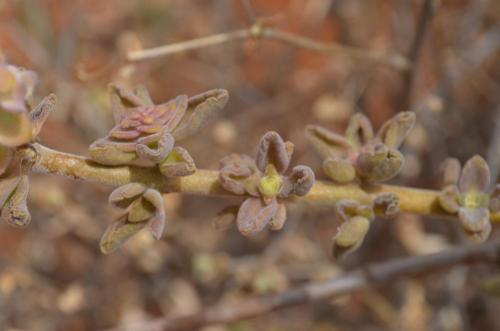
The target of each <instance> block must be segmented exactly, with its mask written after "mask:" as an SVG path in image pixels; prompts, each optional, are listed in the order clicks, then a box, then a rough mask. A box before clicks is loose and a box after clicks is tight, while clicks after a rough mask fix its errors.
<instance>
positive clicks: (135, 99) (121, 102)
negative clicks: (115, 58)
mask: <svg viewBox="0 0 500 331" xmlns="http://www.w3.org/2000/svg"><path fill="white" fill-rule="evenodd" d="M108 90H109V94H110V98H111V108H112V110H113V116H114V119H115V123H120V122H121V121H122V120H123V119H124V118H125V117H126V116H127V115H128V114H129V113H130V112H131V111H132V108H135V107H141V106H148V103H147V101H146V100H144V99H143V98H141V96H139V95H137V94H135V93H134V92H133V91H131V90H129V89H127V88H125V87H123V86H120V85H115V84H110V85H109V87H108Z"/></svg>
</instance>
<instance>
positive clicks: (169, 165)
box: [159, 146, 196, 177]
mask: <svg viewBox="0 0 500 331" xmlns="http://www.w3.org/2000/svg"><path fill="white" fill-rule="evenodd" d="M159 168H160V172H161V173H162V175H164V176H166V177H182V176H189V175H192V174H193V173H194V172H195V171H196V165H195V163H194V160H193V158H192V157H191V155H190V154H189V152H188V151H187V150H186V149H184V148H182V147H180V146H176V147H174V150H173V151H172V152H171V153H170V154H169V156H168V157H167V158H166V159H165V160H164V161H163V162H161V163H160V164H159Z"/></svg>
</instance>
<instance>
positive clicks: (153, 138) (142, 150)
mask: <svg viewBox="0 0 500 331" xmlns="http://www.w3.org/2000/svg"><path fill="white" fill-rule="evenodd" d="M174 144H175V140H174V137H172V135H171V134H170V132H168V130H167V129H165V128H164V129H163V130H162V131H160V132H158V133H157V134H153V135H150V136H146V137H144V138H139V139H138V140H137V145H136V151H137V155H139V157H140V158H142V159H145V160H149V161H152V162H154V163H159V162H161V161H163V160H164V159H165V158H166V157H167V156H168V155H169V154H170V153H171V152H172V149H173V148H174ZM149 145H153V146H155V147H150V146H149Z"/></svg>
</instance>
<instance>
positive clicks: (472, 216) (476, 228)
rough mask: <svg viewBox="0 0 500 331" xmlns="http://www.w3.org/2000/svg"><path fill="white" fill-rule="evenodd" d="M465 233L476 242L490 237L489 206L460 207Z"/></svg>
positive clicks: (459, 212) (459, 216) (459, 215)
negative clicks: (476, 207) (475, 207)
mask: <svg viewBox="0 0 500 331" xmlns="http://www.w3.org/2000/svg"><path fill="white" fill-rule="evenodd" d="M458 218H459V219H460V221H461V223H462V226H463V228H464V230H465V233H466V234H467V235H468V237H469V238H471V239H472V240H474V241H476V242H483V241H485V240H486V239H488V237H489V235H490V233H491V222H490V212H489V210H488V209H487V208H478V209H469V208H460V209H459V211H458Z"/></svg>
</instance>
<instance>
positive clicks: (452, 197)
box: [438, 185, 460, 214]
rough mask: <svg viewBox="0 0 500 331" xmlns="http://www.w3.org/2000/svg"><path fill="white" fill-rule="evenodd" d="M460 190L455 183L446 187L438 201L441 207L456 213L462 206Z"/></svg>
mask: <svg viewBox="0 0 500 331" xmlns="http://www.w3.org/2000/svg"><path fill="white" fill-rule="evenodd" d="M459 199H460V192H459V191H458V187H457V186H455V185H449V186H447V187H445V188H444V189H443V190H442V191H441V192H440V193H439V196H438V202H439V205H440V206H441V208H443V209H444V210H445V211H447V212H448V213H450V214H455V213H457V212H458V209H459V208H460V203H459Z"/></svg>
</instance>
